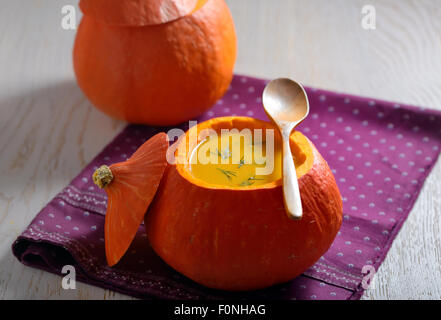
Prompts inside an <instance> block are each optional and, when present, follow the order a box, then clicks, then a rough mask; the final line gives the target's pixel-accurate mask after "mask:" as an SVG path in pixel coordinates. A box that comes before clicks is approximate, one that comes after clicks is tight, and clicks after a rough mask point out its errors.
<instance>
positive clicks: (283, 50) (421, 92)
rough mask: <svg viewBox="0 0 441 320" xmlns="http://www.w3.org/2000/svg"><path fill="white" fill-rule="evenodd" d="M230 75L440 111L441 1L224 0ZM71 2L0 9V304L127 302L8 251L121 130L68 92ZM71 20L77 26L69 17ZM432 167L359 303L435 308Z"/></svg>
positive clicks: (440, 247)
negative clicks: (231, 50) (366, 14)
mask: <svg viewBox="0 0 441 320" xmlns="http://www.w3.org/2000/svg"><path fill="white" fill-rule="evenodd" d="M228 3H229V5H230V8H231V11H232V13H233V16H234V19H235V23H236V28H237V34H238V43H239V52H238V59H237V64H236V72H238V73H243V74H248V75H253V76H259V77H266V78H274V77H280V76H288V77H292V78H295V79H297V80H299V81H300V82H302V83H304V84H306V85H311V86H316V87H321V88H325V89H331V90H338V91H344V92H348V93H352V94H359V95H365V96H372V97H376V98H382V99H387V100H393V101H397V102H403V103H411V104H417V105H423V106H427V107H432V108H439V109H441V19H440V18H441V3H440V1H439V0H395V1H394V0H370V1H369V4H371V5H373V6H374V7H375V9H376V29H375V30H365V29H363V28H362V27H361V19H362V13H361V8H362V6H363V5H364V4H366V2H365V1H361V0H333V1H327V0H311V1H300V0H299V1H294V0H277V1H270V0H229V1H228ZM66 4H72V5H74V6H77V3H76V1H75V0H63V1H59V0H35V1H27V0H0V6H1V8H2V9H1V10H0V298H3V299H18V298H24V299H28V298H29V299H70V298H74V299H77V298H78V299H127V298H130V297H127V296H124V295H121V294H117V293H114V292H111V291H109V290H103V289H99V288H96V287H93V286H89V285H85V284H82V283H78V284H77V289H76V290H63V289H62V288H61V278H60V277H58V276H55V275H51V274H49V273H47V272H43V271H39V270H36V269H33V268H29V267H25V266H23V265H22V264H20V263H19V262H18V261H17V260H16V259H15V258H14V257H13V256H12V254H11V248H10V246H11V243H12V241H13V240H14V239H15V238H16V237H17V236H18V235H19V234H20V233H21V232H22V231H23V229H24V228H25V227H26V226H27V225H28V224H29V222H30V221H31V220H32V218H33V217H34V216H35V214H36V213H37V212H38V211H39V210H40V209H41V208H42V207H43V206H44V205H45V204H46V203H47V202H48V201H49V200H50V199H51V198H52V197H53V196H54V195H55V194H56V193H57V192H58V191H59V190H60V189H61V188H63V187H64V186H65V185H66V184H67V183H68V182H69V181H70V180H71V179H72V178H73V177H74V176H75V175H76V174H77V173H78V172H79V171H80V169H81V168H82V167H84V166H85V165H86V164H87V162H88V161H90V160H91V159H92V157H93V156H94V155H95V154H96V153H97V152H98V151H99V150H100V149H101V148H102V147H103V146H104V145H105V144H106V143H107V142H109V141H110V140H111V139H112V137H114V136H115V135H116V134H117V133H118V132H119V131H120V130H121V129H122V128H123V127H124V125H125V124H124V123H123V122H121V121H116V120H112V119H110V118H108V117H107V116H105V115H103V114H102V113H100V112H98V111H97V110H95V109H94V108H93V107H92V106H91V105H90V103H89V102H88V101H87V100H86V99H85V97H84V96H83V95H82V93H81V92H80V90H79V89H78V88H77V86H76V85H75V80H74V76H73V71H72V61H71V50H72V44H73V40H74V36H75V31H70V30H67V31H66V30H63V29H62V28H61V25H60V23H61V17H62V15H61V7H62V6H63V5H66ZM77 13H78V16H77V19H79V18H80V14H79V11H77ZM440 180H441V164H440V161H438V163H437V165H436V167H435V168H434V170H433V172H432V173H431V175H430V176H429V178H428V180H427V182H426V184H425V186H424V188H423V191H422V193H421V195H420V197H419V199H418V201H417V204H416V206H415V207H414V209H413V210H412V212H411V214H410V216H409V218H408V220H407V222H406V223H405V224H404V226H403V228H402V230H401V232H400V234H399V235H398V237H397V239H396V240H395V242H394V244H393V246H392V249H391V250H390V252H389V254H388V256H387V258H386V260H385V262H384V263H383V265H382V266H381V268H380V270H379V271H378V273H377V278H376V284H377V285H376V288H375V289H372V290H368V291H367V292H366V293H365V295H364V297H363V298H364V299H409V298H411V299H441V268H440V263H441V238H440V236H439V235H440V234H441V219H440V218H439V216H440V214H441V200H440V199H441V184H440V183H439V181H440Z"/></svg>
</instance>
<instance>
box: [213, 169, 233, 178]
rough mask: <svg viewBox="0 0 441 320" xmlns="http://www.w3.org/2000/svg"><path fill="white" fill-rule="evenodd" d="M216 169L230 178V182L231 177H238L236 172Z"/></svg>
mask: <svg viewBox="0 0 441 320" xmlns="http://www.w3.org/2000/svg"><path fill="white" fill-rule="evenodd" d="M216 169H217V170H219V171H220V172H222V173H223V174H224V175H225V176H226V177H227V178H228V180H231V177H235V176H236V173H235V172H234V171H229V170H224V169H221V168H216Z"/></svg>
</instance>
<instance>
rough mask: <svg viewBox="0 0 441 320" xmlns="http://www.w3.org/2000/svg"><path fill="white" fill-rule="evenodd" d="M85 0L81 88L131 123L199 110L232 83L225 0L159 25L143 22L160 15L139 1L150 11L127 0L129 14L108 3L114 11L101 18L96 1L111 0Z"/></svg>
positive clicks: (78, 54)
mask: <svg viewBox="0 0 441 320" xmlns="http://www.w3.org/2000/svg"><path fill="white" fill-rule="evenodd" d="M149 1H150V2H153V1H151V0H142V1H137V2H143V3H144V2H146V3H150V2H149ZM112 2H113V1H112ZM132 2H133V1H132ZM137 2H134V4H136V3H137ZM162 2H164V1H162ZM168 2H173V1H172V0H168ZM82 3H83V5H82V8H83V9H84V10H85V13H84V16H83V18H82V21H81V24H80V26H79V28H78V32H77V36H76V39H75V45H74V51H73V62H74V71H75V75H76V78H77V82H78V85H79V86H80V88H81V89H82V90H83V92H84V93H85V95H86V96H87V97H88V98H89V99H90V101H91V102H92V104H93V105H94V106H96V107H97V108H98V109H100V110H101V111H103V112H105V113H107V114H108V115H110V116H112V117H114V118H118V119H123V120H126V121H129V122H132V123H143V124H150V125H173V124H177V123H181V122H183V121H186V120H189V119H194V118H195V117H197V116H199V115H200V114H201V113H203V112H204V111H206V110H207V109H208V108H210V107H211V106H212V105H213V104H214V103H215V102H216V100H218V99H219V98H220V97H221V96H222V95H223V94H224V93H225V92H226V90H227V89H228V86H229V84H230V82H231V79H232V76H233V67H234V63H235V60H236V49H237V48H236V34H235V29H234V24H233V20H232V17H231V14H230V11H229V9H228V7H227V5H226V4H225V2H224V0H209V1H207V2H206V3H205V1H202V4H203V5H202V6H201V7H200V8H198V9H197V10H196V11H194V12H193V13H189V15H185V16H182V17H179V18H177V19H175V20H172V21H169V22H166V23H159V24H153V25H143V23H146V24H148V23H150V22H151V21H150V20H149V18H150V17H149V15H148V14H151V15H152V17H151V18H152V21H153V22H155V21H156V20H155V19H157V17H156V16H157V14H158V12H156V11H155V10H153V9H151V8H150V7H149V6H146V7H144V6H141V5H140V4H138V6H140V8H143V9H145V10H150V9H151V10H152V12H140V11H137V10H135V9H137V8H138V6H134V7H133V8H132V7H130V6H128V5H127V6H128V8H126V6H123V5H124V4H130V1H127V0H125V1H122V0H121V1H119V2H118V3H120V4H121V5H120V6H121V7H122V8H125V10H126V11H127V12H128V13H127V12H119V11H118V10H116V9H115V8H113V9H112V8H107V9H106V10H104V8H103V10H104V12H107V11H109V12H108V14H107V15H105V16H104V17H106V18H107V19H106V20H104V22H103V19H104V18H103V17H102V14H101V15H98V13H99V12H100V10H98V8H97V7H98V5H104V4H105V1H100V2H97V3H94V2H93V1H91V0H89V1H82ZM195 3H196V2H195ZM109 6H111V4H109ZM118 7H119V6H118ZM175 14H180V11H179V10H177V12H176V13H175ZM174 18H175V17H174V16H173V19H174ZM138 19H140V21H138ZM158 19H159V18H158ZM164 19H165V18H164ZM112 22H113V23H114V24H112ZM120 24H125V25H120ZM127 24H128V25H127Z"/></svg>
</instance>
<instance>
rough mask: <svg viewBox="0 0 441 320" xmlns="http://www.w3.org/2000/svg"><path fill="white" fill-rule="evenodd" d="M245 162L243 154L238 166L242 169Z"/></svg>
mask: <svg viewBox="0 0 441 320" xmlns="http://www.w3.org/2000/svg"><path fill="white" fill-rule="evenodd" d="M244 164H245V160H244V159H243V156H242V158H240V161H239V166H238V168H239V169H240V167H242V166H243V165H244Z"/></svg>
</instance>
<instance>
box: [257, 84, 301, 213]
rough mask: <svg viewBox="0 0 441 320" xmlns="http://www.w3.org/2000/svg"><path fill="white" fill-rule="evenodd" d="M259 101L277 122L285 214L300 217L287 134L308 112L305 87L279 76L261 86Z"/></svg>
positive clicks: (299, 201) (294, 170)
mask: <svg viewBox="0 0 441 320" xmlns="http://www.w3.org/2000/svg"><path fill="white" fill-rule="evenodd" d="M262 103H263V107H264V109H265V112H266V114H267V115H268V117H269V118H270V119H271V120H272V121H273V122H274V123H275V124H276V125H277V127H278V128H279V130H280V133H281V134H282V142H283V161H282V163H283V199H284V203H285V209H286V212H287V213H288V217H289V218H291V219H294V220H299V219H301V218H302V214H303V210H302V201H301V199H300V190H299V184H298V181H297V174H296V168H295V166H294V161H293V159H292V154H291V147H290V145H289V136H290V134H291V132H292V131H293V130H294V128H295V127H296V126H297V125H298V124H299V123H300V122H302V121H303V120H304V119H305V118H306V116H307V115H308V113H309V102H308V97H307V95H306V92H305V89H303V87H302V86H301V85H300V84H298V83H297V82H295V81H293V80H290V79H286V78H279V79H274V80H272V81H271V82H270V83H268V84H267V86H266V87H265V89H264V90H263V95H262Z"/></svg>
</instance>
